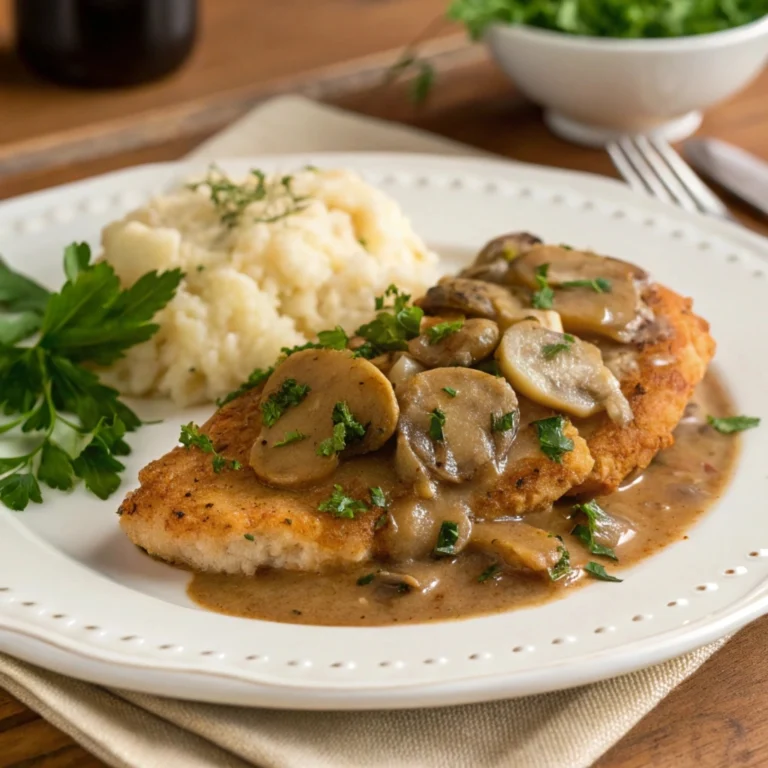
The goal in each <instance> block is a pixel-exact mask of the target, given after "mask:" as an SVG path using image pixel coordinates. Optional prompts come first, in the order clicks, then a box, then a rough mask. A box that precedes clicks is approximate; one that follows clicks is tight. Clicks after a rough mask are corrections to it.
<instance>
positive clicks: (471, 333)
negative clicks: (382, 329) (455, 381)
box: [408, 317, 500, 368]
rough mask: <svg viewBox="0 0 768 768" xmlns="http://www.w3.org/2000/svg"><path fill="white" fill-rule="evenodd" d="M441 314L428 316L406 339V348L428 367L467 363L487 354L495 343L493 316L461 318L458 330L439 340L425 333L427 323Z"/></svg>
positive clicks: (480, 358) (496, 333)
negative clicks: (412, 337) (432, 338)
mask: <svg viewBox="0 0 768 768" xmlns="http://www.w3.org/2000/svg"><path fill="white" fill-rule="evenodd" d="M441 319H442V318H432V317H430V318H428V319H425V321H422V333H421V334H420V335H419V336H417V337H416V338H415V339H411V340H410V341H409V342H408V352H409V354H410V355H411V357H413V358H415V359H416V360H418V361H419V362H420V363H422V364H423V365H426V366H427V367H428V368H441V367H450V366H454V365H460V366H464V367H465V368H469V367H470V366H473V365H475V364H476V363H479V362H480V361H481V360H485V358H486V357H490V356H491V355H492V354H493V351H494V350H495V349H496V346H497V345H498V343H499V338H500V334H499V326H498V325H497V324H496V323H495V322H494V321H493V320H485V319H483V318H472V319H470V320H465V321H464V324H463V325H462V326H461V328H459V330H458V331H455V332H454V333H451V334H450V335H448V336H446V337H444V338H443V339H441V340H440V341H436V342H433V341H432V340H431V339H430V337H429V331H428V329H429V327H430V326H431V325H435V324H437V323H439V322H440V321H441Z"/></svg>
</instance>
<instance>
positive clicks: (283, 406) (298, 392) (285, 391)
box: [261, 379, 310, 427]
mask: <svg viewBox="0 0 768 768" xmlns="http://www.w3.org/2000/svg"><path fill="white" fill-rule="evenodd" d="M309 392H310V387H309V385H308V384H299V382H298V381H296V379H286V380H285V381H284V382H283V383H282V384H281V385H280V389H278V390H277V391H276V392H273V393H272V394H271V395H270V396H269V397H268V398H267V399H266V400H264V402H262V404H261V420H262V422H263V423H264V425H265V426H267V427H272V426H274V425H275V423H276V422H277V420H278V419H279V418H280V417H281V416H282V415H283V414H284V413H285V412H286V411H287V410H288V409H289V408H292V407H295V406H297V405H299V403H301V402H302V400H304V398H305V397H306V396H307V395H308V394H309Z"/></svg>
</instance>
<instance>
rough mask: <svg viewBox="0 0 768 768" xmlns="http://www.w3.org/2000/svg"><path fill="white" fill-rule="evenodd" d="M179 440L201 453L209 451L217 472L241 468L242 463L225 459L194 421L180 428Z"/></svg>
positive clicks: (188, 447) (214, 469) (187, 447)
mask: <svg viewBox="0 0 768 768" xmlns="http://www.w3.org/2000/svg"><path fill="white" fill-rule="evenodd" d="M179 442H180V443H181V444H182V445H183V446H184V447H185V448H186V449H187V450H189V449H190V448H199V449H200V450H201V451H202V452H203V453H210V454H212V455H213V459H212V464H213V471H214V472H215V473H216V474H218V473H219V472H221V471H222V470H223V469H235V470H237V469H242V464H240V462H239V461H237V460H235V459H226V458H224V456H222V455H221V454H220V453H219V452H218V451H217V450H216V447H215V446H214V444H213V441H212V440H211V438H210V437H208V435H204V434H203V433H202V432H201V431H200V428H199V427H198V426H197V424H195V423H194V422H191V421H190V422H189V424H185V425H184V426H182V428H181V434H180V435H179Z"/></svg>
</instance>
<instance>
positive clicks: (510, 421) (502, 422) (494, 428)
mask: <svg viewBox="0 0 768 768" xmlns="http://www.w3.org/2000/svg"><path fill="white" fill-rule="evenodd" d="M519 418H520V413H519V411H510V412H509V413H505V414H504V415H503V416H497V415H496V414H495V413H492V414H491V432H509V430H510V429H516V428H517V424H518V421H519Z"/></svg>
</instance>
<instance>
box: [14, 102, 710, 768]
mask: <svg viewBox="0 0 768 768" xmlns="http://www.w3.org/2000/svg"><path fill="white" fill-rule="evenodd" d="M334 150H335V151H344V150H368V151H371V150H388V151H409V152H431V153H440V154H449V153H450V154H476V150H472V149H470V148H468V147H464V146H463V145H460V144H456V143H455V142H451V141H447V140H446V139H441V138H437V137H435V136H431V135H429V134H425V133H421V132H417V131H414V130H411V129H409V128H405V127H402V126H396V125H388V124H386V123H383V122H381V121H377V120H371V119H368V118H361V117H358V116H353V115H349V114H345V113H344V112H341V111H339V110H336V109H332V108H330V107H324V106H319V105H317V104H314V103H312V102H310V101H307V100H305V99H302V98H298V97H282V98H278V99H275V100H273V101H270V102H268V103H267V104H265V105H263V106H261V107H258V108H257V109H255V110H254V111H253V112H252V113H250V114H249V115H247V116H246V117H244V118H243V119H242V120H240V121H239V122H238V123H236V124H235V125H233V126H232V127H230V128H228V129H227V130H225V131H224V132H223V133H221V134H219V135H218V136H216V137H214V138H213V139H211V140H210V141H208V142H206V143H205V144H204V145H202V146H201V147H199V148H198V150H197V151H196V152H195V153H194V154H193V155H192V157H197V158H202V159H213V158H217V157H218V158H222V157H236V156H238V155H241V156H242V155H254V154H267V153H276V152H315V151H317V152H320V151H334ZM724 643H725V640H721V641H718V642H716V643H713V644H711V645H709V646H706V647H704V648H701V649H699V650H697V651H694V652H693V653H689V654H687V655H686V656H682V657H680V658H678V659H674V660H672V661H669V662H666V663H665V664H661V665H659V666H656V667H652V668H650V669H647V670H644V671H641V672H635V673H633V674H630V675H626V676H624V677H619V678H615V679H613V680H608V681H605V682H601V683H596V684H594V685H590V686H585V687H582V688H576V689H573V690H570V691H562V692H558V693H550V694H545V695H541V696H530V697H528V698H524V699H516V700H512V701H501V702H494V703H490V704H475V705H470V706H463V707H449V708H445V709H432V710H429V709H426V710H411V711H399V712H398V711H390V712H356V713H348V712H347V713H345V712H285V711H278V710H269V709H248V708H242V707H226V706H217V705H211V704H194V703H189V702H183V701H176V700H172V699H164V698H160V697H157V696H147V695H144V694H137V693H130V692H127V691H117V690H108V689H105V688H101V687H99V686H96V685H91V684H87V683H82V682H79V681H76V680H72V679H69V678H66V677H62V676H61V675H57V674H53V673H50V672H46V671H44V670H41V669H37V668H35V667H33V666H31V665H29V664H25V663H22V662H20V661H16V660H14V659H11V658H9V657H4V656H0V685H2V686H4V687H5V688H7V689H8V690H9V691H10V692H11V693H12V694H14V695H15V696H17V697H18V698H19V699H21V700H22V701H23V702H24V703H26V704H27V705H28V706H30V707H32V708H33V709H35V710H36V711H37V712H39V713H40V714H42V715H43V716H44V717H46V718H47V719H48V720H50V721H51V722H52V723H53V724H54V725H56V726H57V727H59V728H60V729H61V730H63V731H65V732H66V733H68V734H69V735H70V736H72V737H73V738H74V739H76V740H77V741H79V742H80V743H81V744H82V745H83V746H84V747H86V748H87V749H89V750H90V751H92V752H93V753H94V754H96V755H97V756H98V757H100V758H101V759H102V760H104V761H105V762H106V763H109V764H110V765H114V766H119V767H120V768H176V767H177V766H180V767H183V768H245V767H246V766H252V765H254V766H258V767H259V768H405V767H406V766H407V767H408V768H443V767H445V766H451V768H464V767H466V768H551V767H552V766H557V768H583V767H584V766H588V765H590V764H591V763H592V762H593V761H594V760H596V759H597V758H598V757H599V756H600V755H601V754H603V752H605V751H606V750H607V749H608V748H609V747H610V746H611V745H613V744H614V743H615V742H616V741H618V740H619V739H620V738H621V737H622V736H623V735H624V734H625V733H626V732H627V731H628V730H629V729H630V728H632V726H633V725H635V723H637V722H638V721H639V720H640V719H641V718H642V717H643V716H644V715H645V714H646V713H647V712H649V711H650V710H651V709H653V707H654V706H656V704H658V702H659V701H661V699H663V698H664V697H665V696H666V695H667V694H668V693H669V692H670V691H671V690H672V689H673V688H674V687H675V686H677V685H679V684H680V683H681V682H682V681H683V680H685V679H686V678H687V677H688V676H689V675H691V674H692V673H693V672H694V671H695V670H696V669H698V668H699V666H700V665H701V664H702V663H703V662H704V661H705V660H706V659H707V658H709V656H710V655H711V654H713V653H714V652H715V651H716V650H717V649H718V648H720V647H721V646H722V645H723V644H724Z"/></svg>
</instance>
